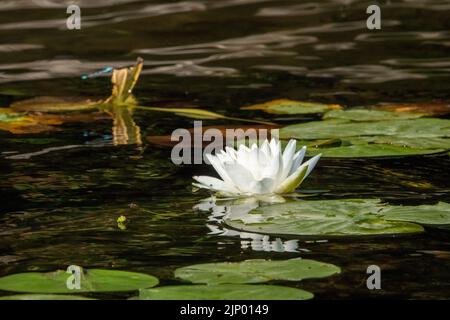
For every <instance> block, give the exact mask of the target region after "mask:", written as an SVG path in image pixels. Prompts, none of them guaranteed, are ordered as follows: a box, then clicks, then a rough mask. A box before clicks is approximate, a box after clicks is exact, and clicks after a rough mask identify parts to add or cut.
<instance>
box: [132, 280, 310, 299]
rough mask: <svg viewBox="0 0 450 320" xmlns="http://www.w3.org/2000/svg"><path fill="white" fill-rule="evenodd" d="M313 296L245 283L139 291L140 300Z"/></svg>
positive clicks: (286, 289) (285, 288)
mask: <svg viewBox="0 0 450 320" xmlns="http://www.w3.org/2000/svg"><path fill="white" fill-rule="evenodd" d="M313 297H314V295H313V294H312V293H311V292H308V291H304V290H301V289H296V288H290V287H283V286H272V285H245V284H226V285H217V286H206V285H184V286H167V287H159V288H152V289H142V290H140V291H139V299H140V300H308V299H312V298H313Z"/></svg>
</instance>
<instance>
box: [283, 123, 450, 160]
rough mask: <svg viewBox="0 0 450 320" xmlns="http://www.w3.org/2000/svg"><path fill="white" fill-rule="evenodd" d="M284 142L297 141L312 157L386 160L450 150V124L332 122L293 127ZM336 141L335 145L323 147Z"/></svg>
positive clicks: (284, 129) (289, 127)
mask: <svg viewBox="0 0 450 320" xmlns="http://www.w3.org/2000/svg"><path fill="white" fill-rule="evenodd" d="M280 137H281V138H283V139H288V138H296V139H299V140H301V143H300V144H302V145H303V144H305V145H307V146H309V147H310V148H309V149H308V152H309V154H310V155H314V154H318V153H322V154H323V156H324V157H384V156H407V155H421V154H432V153H439V152H443V151H446V150H448V149H450V120H447V119H434V118H422V119H402V120H390V121H389V120H383V121H369V122H355V121H348V120H343V119H330V120H324V121H313V122H308V123H300V124H295V125H290V126H286V127H284V128H282V129H281V130H280ZM324 141H325V142H326V141H333V143H323V142H324Z"/></svg>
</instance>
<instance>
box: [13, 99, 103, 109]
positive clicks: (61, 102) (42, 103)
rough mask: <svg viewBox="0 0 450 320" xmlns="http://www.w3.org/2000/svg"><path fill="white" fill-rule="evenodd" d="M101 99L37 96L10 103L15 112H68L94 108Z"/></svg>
mask: <svg viewBox="0 0 450 320" xmlns="http://www.w3.org/2000/svg"><path fill="white" fill-rule="evenodd" d="M100 102H101V101H99V100H93V99H89V98H81V97H37V98H32V99H28V100H23V101H19V102H16V103H13V104H12V105H11V109H12V110H14V111H16V112H68V111H82V110H89V109H95V108H96V107H98V106H99V104H100Z"/></svg>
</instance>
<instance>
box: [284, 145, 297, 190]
mask: <svg viewBox="0 0 450 320" xmlns="http://www.w3.org/2000/svg"><path fill="white" fill-rule="evenodd" d="M296 145H297V140H295V139H291V140H289V142H288V144H287V146H286V148H285V149H284V152H283V170H282V173H281V175H280V182H281V181H283V180H284V179H286V178H287V177H288V175H289V172H290V171H291V168H292V163H293V161H294V153H295V147H296Z"/></svg>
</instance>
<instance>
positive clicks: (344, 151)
mask: <svg viewBox="0 0 450 320" xmlns="http://www.w3.org/2000/svg"><path fill="white" fill-rule="evenodd" d="M350 141H352V140H350ZM307 151H308V155H311V156H313V155H316V154H319V153H321V154H322V156H323V157H329V158H365V157H392V156H413V155H424V154H433V153H440V152H443V151H445V149H420V148H410V147H407V146H398V145H390V144H383V143H380V144H378V143H373V144H361V143H356V144H348V145H341V146H339V147H333V148H314V147H312V148H311V147H309V148H308V149H307Z"/></svg>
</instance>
